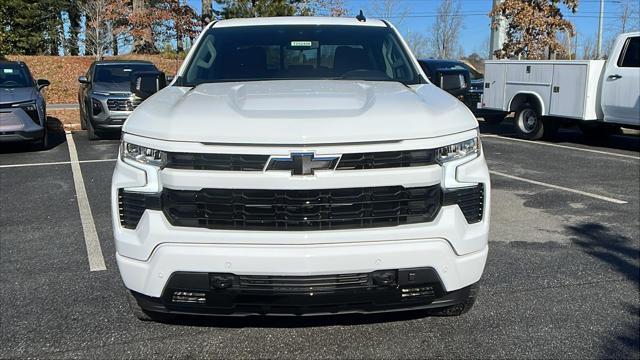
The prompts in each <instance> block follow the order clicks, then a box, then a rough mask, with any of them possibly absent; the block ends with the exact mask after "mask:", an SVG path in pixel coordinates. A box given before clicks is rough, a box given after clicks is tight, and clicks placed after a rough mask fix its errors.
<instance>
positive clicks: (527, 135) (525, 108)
mask: <svg viewBox="0 0 640 360" xmlns="http://www.w3.org/2000/svg"><path fill="white" fill-rule="evenodd" d="M515 125H516V134H517V135H518V137H519V138H521V139H525V140H539V139H541V138H542V136H543V135H544V122H543V121H542V115H540V114H539V113H538V110H536V109H535V108H534V107H533V106H531V104H529V103H526V104H523V105H522V106H520V108H519V109H518V111H516V116H515Z"/></svg>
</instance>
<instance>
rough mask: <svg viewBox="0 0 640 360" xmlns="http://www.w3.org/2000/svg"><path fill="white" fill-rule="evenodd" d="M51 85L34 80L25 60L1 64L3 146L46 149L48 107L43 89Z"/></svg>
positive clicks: (0, 117) (0, 129)
mask: <svg viewBox="0 0 640 360" xmlns="http://www.w3.org/2000/svg"><path fill="white" fill-rule="evenodd" d="M49 84H50V83H49V81H48V80H45V79H38V80H34V79H33V77H32V76H31V72H30V71H29V68H28V67H27V64H25V63H24V62H22V61H0V143H5V142H31V143H33V144H34V145H35V147H37V148H39V149H46V148H47V146H48V136H47V135H48V134H47V104H46V102H45V99H44V96H43V95H42V92H41V90H42V89H43V88H45V87H46V86H49Z"/></svg>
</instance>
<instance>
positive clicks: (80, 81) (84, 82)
mask: <svg viewBox="0 0 640 360" xmlns="http://www.w3.org/2000/svg"><path fill="white" fill-rule="evenodd" d="M78 82H79V83H80V84H88V83H89V79H88V78H87V77H86V76H80V77H79V78H78Z"/></svg>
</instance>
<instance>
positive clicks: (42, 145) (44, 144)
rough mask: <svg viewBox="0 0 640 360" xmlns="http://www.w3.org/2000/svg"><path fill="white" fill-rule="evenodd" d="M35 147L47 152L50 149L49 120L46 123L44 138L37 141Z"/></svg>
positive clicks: (43, 132)
mask: <svg viewBox="0 0 640 360" xmlns="http://www.w3.org/2000/svg"><path fill="white" fill-rule="evenodd" d="M33 147H34V148H35V149H36V150H38V151H42V150H47V149H48V148H49V130H47V120H45V121H44V126H43V131H42V138H40V139H38V140H36V141H35V142H34V143H33Z"/></svg>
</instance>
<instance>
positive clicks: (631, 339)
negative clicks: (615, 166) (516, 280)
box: [566, 223, 640, 358]
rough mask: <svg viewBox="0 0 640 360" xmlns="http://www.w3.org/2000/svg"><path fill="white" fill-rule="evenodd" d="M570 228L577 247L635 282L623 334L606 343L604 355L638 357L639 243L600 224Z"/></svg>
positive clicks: (627, 304) (610, 337)
mask: <svg viewBox="0 0 640 360" xmlns="http://www.w3.org/2000/svg"><path fill="white" fill-rule="evenodd" d="M566 228H567V230H568V232H569V234H570V235H571V236H572V239H571V240H572V242H573V244H575V245H577V246H578V247H579V248H581V249H582V250H583V251H584V252H585V253H587V254H589V255H591V256H593V257H594V258H596V259H597V260H599V261H602V262H603V263H605V264H607V265H608V266H609V267H610V268H611V269H612V270H613V271H615V272H617V273H619V274H621V275H623V276H624V277H625V278H626V279H628V280H631V281H632V282H633V284H634V285H635V287H636V292H635V293H634V294H629V297H630V299H631V302H630V303H625V304H624V305H622V306H623V307H624V312H625V313H627V314H628V321H626V325H622V324H621V325H620V328H621V330H618V331H617V333H614V334H611V335H610V336H609V337H608V338H607V339H604V341H603V343H604V345H603V348H602V352H601V354H602V355H604V354H606V356H607V357H612V358H626V357H635V356H637V352H638V348H639V347H640V334H639V333H638V322H639V321H640V306H639V305H638V304H637V303H634V301H637V295H638V294H637V288H638V286H640V249H639V245H640V244H639V243H638V240H637V239H635V240H633V239H631V238H628V237H626V236H624V235H621V234H618V233H616V232H615V231H613V230H612V229H610V228H608V227H606V226H604V225H602V224H598V223H584V224H579V225H575V226H573V225H572V226H567V227H566ZM614 310H616V311H617V310H618V309H614ZM634 354H635V355H634Z"/></svg>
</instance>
